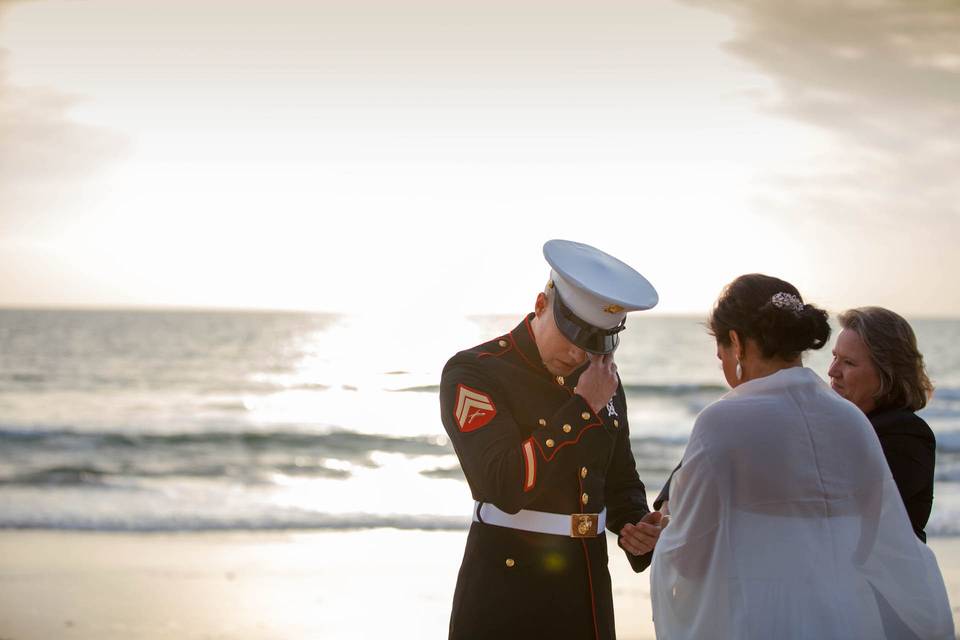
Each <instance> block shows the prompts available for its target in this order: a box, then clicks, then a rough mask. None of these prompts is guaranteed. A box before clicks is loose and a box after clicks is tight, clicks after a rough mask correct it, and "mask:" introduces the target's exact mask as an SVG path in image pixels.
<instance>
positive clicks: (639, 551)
mask: <svg viewBox="0 0 960 640" xmlns="http://www.w3.org/2000/svg"><path fill="white" fill-rule="evenodd" d="M661 517H662V514H661V513H660V512H659V511H651V512H650V513H648V514H647V515H645V516H643V518H642V519H641V520H640V522H638V523H637V524H630V523H629V522H628V523H627V524H625V525H623V529H621V530H620V546H622V547H623V548H624V549H626V550H627V551H629V552H630V553H632V554H633V555H635V556H640V555H643V554H645V553H647V552H648V551H650V550H651V549H653V548H654V547H655V546H656V544H657V539H658V538H659V537H660V531H661V528H660V518H661Z"/></svg>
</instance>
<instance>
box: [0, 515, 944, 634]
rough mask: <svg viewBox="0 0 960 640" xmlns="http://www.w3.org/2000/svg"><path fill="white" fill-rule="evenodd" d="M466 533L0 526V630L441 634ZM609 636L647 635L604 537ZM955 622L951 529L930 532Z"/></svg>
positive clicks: (638, 592) (645, 584) (635, 587)
mask: <svg viewBox="0 0 960 640" xmlns="http://www.w3.org/2000/svg"><path fill="white" fill-rule="evenodd" d="M465 539H466V531H409V530H398V529H364V530H336V531H268V532H259V531H206V532H178V533H170V532H156V533H128V532H100V531H97V532H87V531H51V530H31V529H23V530H9V529H8V530H0V640H40V639H46V638H60V637H62V638H73V639H80V640H87V639H89V640H93V639H94V638H96V639H98V640H110V639H113V638H116V639H118V640H119V639H120V638H123V639H130V640H138V639H139V640H159V639H160V638H171V637H176V638H183V639H192V638H196V639H200V638H204V639H212V638H223V639H226V638H230V639H238V640H254V639H255V638H256V639H277V640H281V639H298V638H331V639H336V640H341V639H349V638H382V637H393V638H443V637H446V630H447V621H448V618H449V608H450V604H451V600H452V597H453V589H454V585H455V583H456V578H457V571H458V569H459V567H460V560H461V557H462V553H463V544H464V541H465ZM611 542H612V544H611V550H610V565H609V567H610V574H611V579H612V582H613V594H614V606H615V611H616V619H617V635H618V638H620V640H648V639H651V638H653V637H654V634H653V623H652V621H651V620H650V593H649V578H648V577H647V573H646V572H644V573H642V574H634V573H633V571H632V570H631V569H630V567H629V564H628V563H627V562H626V559H625V558H623V557H621V552H620V551H619V550H618V549H617V548H616V544H615V541H612V540H611ZM930 547H931V548H932V549H933V550H934V552H935V554H936V555H937V560H938V563H939V565H940V569H941V572H942V573H943V576H944V582H945V583H946V586H947V592H948V594H949V597H950V601H951V607H952V610H953V614H954V622H955V624H957V623H958V621H960V537H942V538H932V539H931V540H930Z"/></svg>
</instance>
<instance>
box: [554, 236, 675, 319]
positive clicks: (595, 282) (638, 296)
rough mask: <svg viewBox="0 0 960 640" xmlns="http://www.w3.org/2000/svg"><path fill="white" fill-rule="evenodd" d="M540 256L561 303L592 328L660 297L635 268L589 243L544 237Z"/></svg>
mask: <svg viewBox="0 0 960 640" xmlns="http://www.w3.org/2000/svg"><path fill="white" fill-rule="evenodd" d="M543 257H544V258H546V260H547V262H548V263H549V264H550V266H551V267H552V268H553V269H552V270H551V272H550V277H551V278H552V280H553V283H554V286H555V287H556V290H557V292H558V293H559V294H560V297H561V298H562V300H563V303H564V304H565V305H566V306H567V307H568V308H569V309H570V310H571V311H572V312H573V313H575V314H576V315H577V316H579V317H580V318H581V319H582V320H583V321H585V322H587V323H588V324H590V325H592V326H594V327H598V328H600V329H612V328H614V327H616V326H618V325H619V324H620V323H621V322H623V320H624V318H626V317H627V312H629V311H640V310H644V309H652V308H653V307H655V306H656V304H657V302H659V300H660V298H659V296H658V295H657V290H656V289H654V288H653V285H652V284H650V282H649V281H648V280H647V279H646V278H644V277H643V276H642V275H640V274H639V273H638V272H637V270H636V269H634V268H633V267H631V266H630V265H628V264H626V263H624V262H621V261H620V260H617V259H616V258H614V257H613V256H611V255H609V254H607V253H604V252H603V251H600V250H599V249H596V248H594V247H591V246H590V245H586V244H582V243H580V242H572V241H570V240H548V241H547V242H546V243H545V244H544V245H543Z"/></svg>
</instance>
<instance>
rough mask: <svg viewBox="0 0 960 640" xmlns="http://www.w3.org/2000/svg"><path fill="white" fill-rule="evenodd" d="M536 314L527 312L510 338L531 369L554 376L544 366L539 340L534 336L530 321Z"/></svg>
mask: <svg viewBox="0 0 960 640" xmlns="http://www.w3.org/2000/svg"><path fill="white" fill-rule="evenodd" d="M534 315H535V314H533V313H529V314H527V316H526V317H525V318H524V319H523V320H522V321H521V322H520V324H518V325H517V326H516V327H514V329H513V331H511V332H510V339H511V340H512V342H513V344H514V347H516V349H517V353H519V354H520V358H521V359H522V360H523V361H524V362H525V363H526V364H527V365H528V366H529V367H530V368H531V369H533V370H534V371H537V372H538V373H542V374H543V375H546V376H550V377H553V376H552V375H551V374H550V372H549V371H547V368H546V367H545V366H543V360H541V359H540V350H539V349H537V341H536V340H535V339H534V337H533V327H532V326H530V321H531V320H533V317H534Z"/></svg>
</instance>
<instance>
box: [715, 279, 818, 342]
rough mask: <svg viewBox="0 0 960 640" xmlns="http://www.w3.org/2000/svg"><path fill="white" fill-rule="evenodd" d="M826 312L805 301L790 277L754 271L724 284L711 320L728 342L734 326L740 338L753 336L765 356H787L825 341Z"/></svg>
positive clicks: (722, 339)
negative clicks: (787, 279) (778, 276)
mask: <svg viewBox="0 0 960 640" xmlns="http://www.w3.org/2000/svg"><path fill="white" fill-rule="evenodd" d="M777 294H785V295H779V296H778V295H777ZM827 317H828V316H827V312H826V311H824V310H823V309H818V308H817V307H815V306H813V305H811V304H803V298H801V297H800V292H799V291H797V288H796V287H795V286H793V285H792V284H790V283H789V282H786V281H785V280H781V279H779V278H773V277H770V276H765V275H763V274H760V273H750V274H747V275H743V276H740V277H739V278H737V279H736V280H734V281H733V282H731V283H730V284H728V285H727V286H726V287H724V289H723V291H722V292H721V293H720V297H719V298H718V299H717V303H716V304H715V305H714V307H713V312H712V313H711V314H710V320H709V321H708V326H709V328H710V333H711V334H712V335H713V336H714V337H715V338H716V339H717V341H718V342H720V344H722V345H724V346H729V345H730V330H731V329H733V330H734V331H736V332H737V335H738V336H740V340H741V341H746V340H747V339H748V338H749V339H752V340H753V341H754V342H756V344H757V346H758V347H759V348H760V352H761V353H762V354H763V357H764V358H774V357H776V358H780V359H782V360H788V361H789V360H795V359H796V358H797V357H798V356H799V355H800V354H801V353H803V352H804V351H806V350H807V349H819V348H821V347H823V345H825V344H826V343H827V340H829V339H830V324H829V323H828V322H827Z"/></svg>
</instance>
